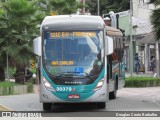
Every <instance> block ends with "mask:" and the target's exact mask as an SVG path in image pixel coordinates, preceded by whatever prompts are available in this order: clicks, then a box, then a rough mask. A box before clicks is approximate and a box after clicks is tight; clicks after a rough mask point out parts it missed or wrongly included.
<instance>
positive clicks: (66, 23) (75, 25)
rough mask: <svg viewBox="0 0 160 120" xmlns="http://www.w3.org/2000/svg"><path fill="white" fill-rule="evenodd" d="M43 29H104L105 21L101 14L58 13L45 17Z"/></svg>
mask: <svg viewBox="0 0 160 120" xmlns="http://www.w3.org/2000/svg"><path fill="white" fill-rule="evenodd" d="M41 29H49V30H56V31H57V30H60V31H62V30H102V29H104V21H103V19H102V18H101V17H100V16H89V15H57V16H47V17H45V18H44V20H43V22H42V25H41Z"/></svg>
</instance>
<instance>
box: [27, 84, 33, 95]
mask: <svg viewBox="0 0 160 120" xmlns="http://www.w3.org/2000/svg"><path fill="white" fill-rule="evenodd" d="M26 85H28V93H33V84H32V83H26Z"/></svg>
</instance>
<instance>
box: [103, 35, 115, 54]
mask: <svg viewBox="0 0 160 120" xmlns="http://www.w3.org/2000/svg"><path fill="white" fill-rule="evenodd" d="M112 53H113V39H112V38H111V37H109V36H106V37H105V54H106V55H110V54H112Z"/></svg>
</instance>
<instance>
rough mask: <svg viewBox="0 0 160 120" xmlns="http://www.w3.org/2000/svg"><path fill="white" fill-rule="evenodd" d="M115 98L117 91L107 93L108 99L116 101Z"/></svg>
mask: <svg viewBox="0 0 160 120" xmlns="http://www.w3.org/2000/svg"><path fill="white" fill-rule="evenodd" d="M116 96H117V90H114V91H112V92H109V99H116Z"/></svg>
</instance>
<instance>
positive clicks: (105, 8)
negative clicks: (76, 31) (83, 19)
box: [86, 0, 130, 16]
mask: <svg viewBox="0 0 160 120" xmlns="http://www.w3.org/2000/svg"><path fill="white" fill-rule="evenodd" d="M99 3H100V4H99V8H100V15H101V16H102V15H103V14H107V13H109V12H110V11H113V12H115V13H116V12H122V11H126V10H129V9H130V1H129V0H100V2H99ZM86 5H87V7H86V10H87V11H89V12H91V14H92V15H97V8H98V7H97V5H98V3H97V0H87V1H86Z"/></svg>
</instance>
